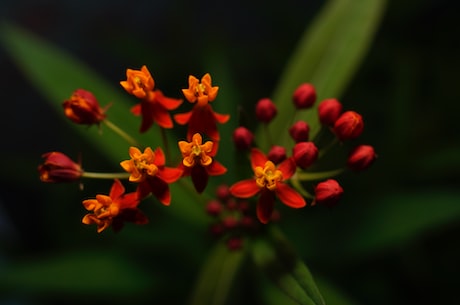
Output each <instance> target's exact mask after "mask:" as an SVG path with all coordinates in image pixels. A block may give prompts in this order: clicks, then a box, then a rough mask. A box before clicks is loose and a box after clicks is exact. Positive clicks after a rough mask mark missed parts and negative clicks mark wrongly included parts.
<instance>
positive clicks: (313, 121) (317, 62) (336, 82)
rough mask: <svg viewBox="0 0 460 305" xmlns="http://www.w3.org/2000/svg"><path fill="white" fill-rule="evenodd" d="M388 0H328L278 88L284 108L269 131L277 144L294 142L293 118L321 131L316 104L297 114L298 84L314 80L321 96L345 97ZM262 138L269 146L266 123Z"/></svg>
mask: <svg viewBox="0 0 460 305" xmlns="http://www.w3.org/2000/svg"><path fill="white" fill-rule="evenodd" d="M385 2H386V1H385V0H331V1H328V2H327V3H326V4H325V6H324V8H323V9H322V11H321V12H320V13H319V14H318V15H317V17H316V18H315V20H314V21H313V23H312V25H311V26H309V27H308V28H307V30H306V31H305V33H304V34H303V36H302V37H301V39H300V41H299V44H298V46H297V48H296V50H295V51H294V53H293V55H292V57H291V59H290V60H289V62H288V63H287V66H286V68H285V70H284V72H283V73H282V75H281V78H280V81H279V84H278V86H277V88H276V90H275V92H274V93H273V96H272V98H273V101H274V102H275V103H276V104H277V106H278V110H279V111H278V115H277V117H276V118H275V119H274V120H273V122H271V123H270V126H269V131H270V134H271V136H272V138H273V139H277V140H278V141H280V142H281V143H276V144H278V145H282V146H286V147H289V145H292V143H290V142H289V137H286V136H285V133H286V130H287V129H288V128H289V126H290V125H291V124H292V123H293V118H295V119H297V120H300V119H302V120H305V121H307V122H308V123H309V125H310V128H311V131H310V136H311V138H313V137H314V136H315V134H316V133H317V132H318V131H319V129H320V124H319V123H318V118H317V112H316V107H314V108H312V109H310V110H308V111H302V112H298V113H297V114H296V115H295V113H294V112H295V109H294V106H293V103H292V94H293V92H294V90H295V88H296V87H297V86H298V85H300V84H301V83H303V82H309V83H312V84H313V85H314V86H315V87H316V90H317V96H318V101H320V100H322V99H325V98H330V97H336V98H340V96H341V94H342V93H343V91H344V89H345V88H346V86H347V85H348V83H349V82H350V81H351V79H352V77H353V75H354V73H355V72H356V70H357V68H358V66H359V64H360V63H361V62H362V60H363V58H364V55H365V53H366V51H367V49H368V48H369V46H370V43H371V41H372V38H373V34H374V32H375V30H376V28H377V26H378V24H379V21H380V19H381V16H382V13H383V10H384V6H385ZM316 105H318V103H316ZM257 139H258V141H260V145H261V146H262V148H264V149H267V148H268V146H269V145H270V143H268V139H266V137H264V135H263V130H262V129H259V130H258V132H257ZM262 140H264V142H262Z"/></svg>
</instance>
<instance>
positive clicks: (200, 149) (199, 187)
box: [178, 133, 227, 193]
mask: <svg viewBox="0 0 460 305" xmlns="http://www.w3.org/2000/svg"><path fill="white" fill-rule="evenodd" d="M178 145H179V149H180V151H181V153H182V157H183V160H182V166H181V167H182V168H183V169H184V173H183V176H191V178H192V182H193V185H194V187H195V189H196V191H197V192H198V193H202V192H203V191H204V189H205V188H206V186H207V184H208V179H209V176H218V175H223V174H225V173H226V172H227V169H226V168H225V167H224V166H223V165H222V164H220V163H219V162H217V161H216V160H214V159H213V157H214V155H215V152H216V150H217V149H215V148H214V147H213V146H214V143H213V142H212V141H207V142H206V143H204V144H203V138H202V137H201V135H200V134H199V133H196V134H194V135H193V137H192V141H191V142H187V141H179V142H178Z"/></svg>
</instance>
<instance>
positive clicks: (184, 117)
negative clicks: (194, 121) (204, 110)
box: [174, 111, 192, 125]
mask: <svg viewBox="0 0 460 305" xmlns="http://www.w3.org/2000/svg"><path fill="white" fill-rule="evenodd" d="M191 116H192V112H191V111H189V112H185V113H178V114H175V115H174V120H175V121H176V123H177V124H180V125H185V124H188V122H189V121H190V117H191Z"/></svg>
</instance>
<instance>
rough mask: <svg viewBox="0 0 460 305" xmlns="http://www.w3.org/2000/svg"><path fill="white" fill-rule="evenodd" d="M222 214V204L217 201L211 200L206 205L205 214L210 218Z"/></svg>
mask: <svg viewBox="0 0 460 305" xmlns="http://www.w3.org/2000/svg"><path fill="white" fill-rule="evenodd" d="M221 212H222V204H221V203H220V201H218V200H211V201H209V202H208V204H207V205H206V213H208V214H209V215H211V216H217V215H219V214H220V213H221Z"/></svg>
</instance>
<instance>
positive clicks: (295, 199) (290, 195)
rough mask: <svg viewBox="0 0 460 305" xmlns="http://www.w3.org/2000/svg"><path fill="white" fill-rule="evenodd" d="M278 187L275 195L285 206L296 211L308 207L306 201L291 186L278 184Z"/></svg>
mask: <svg viewBox="0 0 460 305" xmlns="http://www.w3.org/2000/svg"><path fill="white" fill-rule="evenodd" d="M276 186H277V187H276V190H275V193H276V195H277V196H278V198H279V199H280V200H281V201H282V202H283V203H284V204H285V205H287V206H289V207H291V208H295V209H298V208H303V207H304V206H306V205H307V202H306V201H305V199H304V198H303V197H302V196H301V195H300V194H299V193H297V192H296V191H295V190H294V189H293V188H291V187H290V186H289V185H287V184H285V183H282V182H278V183H277V184H276Z"/></svg>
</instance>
